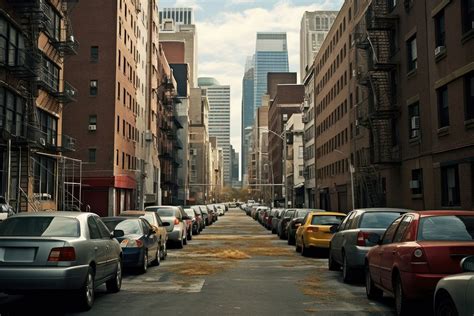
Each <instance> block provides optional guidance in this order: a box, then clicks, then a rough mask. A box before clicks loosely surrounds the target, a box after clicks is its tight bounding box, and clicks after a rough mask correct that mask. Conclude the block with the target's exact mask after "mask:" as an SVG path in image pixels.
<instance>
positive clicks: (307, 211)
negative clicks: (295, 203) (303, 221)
mask: <svg viewBox="0 0 474 316" xmlns="http://www.w3.org/2000/svg"><path fill="white" fill-rule="evenodd" d="M309 212H311V211H310V210H299V211H296V214H295V218H296V217H305V216H306V214H308V213H309Z"/></svg>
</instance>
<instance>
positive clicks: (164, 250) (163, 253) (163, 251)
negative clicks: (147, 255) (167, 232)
mask: <svg viewBox="0 0 474 316" xmlns="http://www.w3.org/2000/svg"><path fill="white" fill-rule="evenodd" d="M160 254H161V260H166V256H167V255H168V249H167V248H166V243H164V244H163V246H161V251H160Z"/></svg>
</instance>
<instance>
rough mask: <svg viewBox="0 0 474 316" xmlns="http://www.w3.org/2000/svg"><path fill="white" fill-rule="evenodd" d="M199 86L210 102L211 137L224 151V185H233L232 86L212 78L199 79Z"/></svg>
mask: <svg viewBox="0 0 474 316" xmlns="http://www.w3.org/2000/svg"><path fill="white" fill-rule="evenodd" d="M198 85H199V87H200V88H201V89H203V90H206V93H207V99H208V102H209V137H216V138H217V147H220V148H222V151H223V160H224V161H223V166H224V172H223V180H224V184H225V185H231V165H230V163H231V161H230V86H229V85H221V84H219V82H218V81H217V80H216V79H214V78H210V77H202V78H199V79H198Z"/></svg>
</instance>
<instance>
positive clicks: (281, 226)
mask: <svg viewBox="0 0 474 316" xmlns="http://www.w3.org/2000/svg"><path fill="white" fill-rule="evenodd" d="M295 212H296V210H295V209H286V210H285V211H284V212H283V214H282V216H281V218H280V221H279V222H278V229H277V235H278V237H280V239H287V238H288V235H287V232H286V226H287V224H288V222H289V221H290V220H291V218H292V217H293V215H294V214H295Z"/></svg>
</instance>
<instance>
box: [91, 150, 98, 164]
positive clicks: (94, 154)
mask: <svg viewBox="0 0 474 316" xmlns="http://www.w3.org/2000/svg"><path fill="white" fill-rule="evenodd" d="M96 155H97V149H95V148H89V162H95V161H96Z"/></svg>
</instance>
